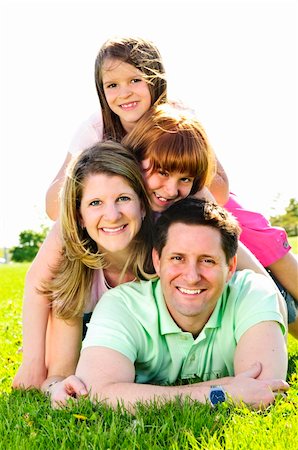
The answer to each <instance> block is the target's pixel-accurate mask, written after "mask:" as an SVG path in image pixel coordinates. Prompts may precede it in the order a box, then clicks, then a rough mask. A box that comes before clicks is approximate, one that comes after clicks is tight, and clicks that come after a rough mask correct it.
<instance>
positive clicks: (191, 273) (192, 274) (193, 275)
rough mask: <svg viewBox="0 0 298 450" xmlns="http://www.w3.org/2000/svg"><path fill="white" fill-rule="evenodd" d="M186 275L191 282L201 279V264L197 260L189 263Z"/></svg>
mask: <svg viewBox="0 0 298 450" xmlns="http://www.w3.org/2000/svg"><path fill="white" fill-rule="evenodd" d="M184 276H185V278H186V280H187V281H188V282H189V283H190V284H195V283H197V282H198V281H199V280H200V279H201V273H200V268H199V265H198V264H196V262H193V263H189V264H187V266H186V267H185V273H184Z"/></svg>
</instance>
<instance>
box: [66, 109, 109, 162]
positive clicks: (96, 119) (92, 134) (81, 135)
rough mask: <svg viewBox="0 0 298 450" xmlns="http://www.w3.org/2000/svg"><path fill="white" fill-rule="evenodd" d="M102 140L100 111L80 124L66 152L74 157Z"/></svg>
mask: <svg viewBox="0 0 298 450" xmlns="http://www.w3.org/2000/svg"><path fill="white" fill-rule="evenodd" d="M102 139H103V121H102V114H101V111H98V112H96V113H94V114H92V116H90V117H89V118H88V119H87V120H86V121H85V122H83V123H82V124H81V126H80V127H79V129H78V130H77V132H76V133H75V135H74V137H73V139H72V141H71V143H70V146H69V149H68V151H69V153H71V154H72V155H75V154H76V153H78V152H82V151H83V150H85V149H86V148H88V147H91V146H92V145H94V144H96V143H97V142H99V141H102Z"/></svg>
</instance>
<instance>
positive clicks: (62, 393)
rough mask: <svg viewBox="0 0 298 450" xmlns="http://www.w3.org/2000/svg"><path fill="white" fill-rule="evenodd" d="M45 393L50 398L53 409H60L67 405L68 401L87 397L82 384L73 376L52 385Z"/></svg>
mask: <svg viewBox="0 0 298 450" xmlns="http://www.w3.org/2000/svg"><path fill="white" fill-rule="evenodd" d="M47 392H48V393H49V394H50V397H51V404H52V407H53V408H60V407H62V406H65V405H67V402H68V400H69V399H71V398H72V399H76V398H79V397H82V396H83V397H85V396H87V395H88V391H87V389H86V386H85V385H84V383H83V382H82V381H81V380H80V379H79V378H78V377H76V376H75V375H70V376H69V377H67V378H65V379H64V380H62V381H58V382H57V383H55V384H53V386H51V387H50V388H49V389H48V390H47Z"/></svg>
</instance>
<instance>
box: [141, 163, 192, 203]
mask: <svg viewBox="0 0 298 450" xmlns="http://www.w3.org/2000/svg"><path fill="white" fill-rule="evenodd" d="M141 167H142V170H143V177H144V180H145V183H146V188H147V192H148V195H149V198H150V204H151V208H152V210H153V211H156V212H162V211H164V210H165V209H167V208H168V207H169V206H170V205H172V204H173V203H174V202H177V201H178V200H181V199H182V198H185V197H187V196H188V195H189V194H190V191H191V188H192V185H193V182H194V177H192V176H190V175H189V174H187V173H181V172H167V171H165V170H162V169H160V170H158V171H153V170H152V169H149V170H148V168H149V167H150V160H149V159H145V160H143V161H142V162H141Z"/></svg>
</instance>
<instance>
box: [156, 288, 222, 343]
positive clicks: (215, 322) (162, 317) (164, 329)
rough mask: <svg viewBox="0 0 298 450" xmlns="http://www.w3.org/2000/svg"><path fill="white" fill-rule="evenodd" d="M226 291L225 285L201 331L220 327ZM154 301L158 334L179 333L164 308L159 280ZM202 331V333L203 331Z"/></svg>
mask: <svg viewBox="0 0 298 450" xmlns="http://www.w3.org/2000/svg"><path fill="white" fill-rule="evenodd" d="M227 289H228V285H226V287H225V289H224V292H223V294H222V295H221V296H220V298H219V299H218V301H217V303H216V306H215V308H214V311H213V313H212V314H211V316H210V317H209V320H208V322H207V323H206V325H205V326H204V328H203V330H204V329H206V328H218V327H220V325H221V322H222V317H223V310H224V303H225V301H224V299H226V297H227V295H226V291H227ZM155 299H156V306H157V309H158V316H159V328H160V333H161V334H162V335H164V334H172V333H181V332H182V330H181V328H180V327H179V326H178V325H177V324H176V322H175V321H174V320H173V319H172V316H171V314H170V313H169V311H168V308H167V306H166V303H165V300H164V296H163V293H162V290H161V284H160V280H158V281H157V284H156V289H155ZM203 330H202V331H203Z"/></svg>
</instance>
